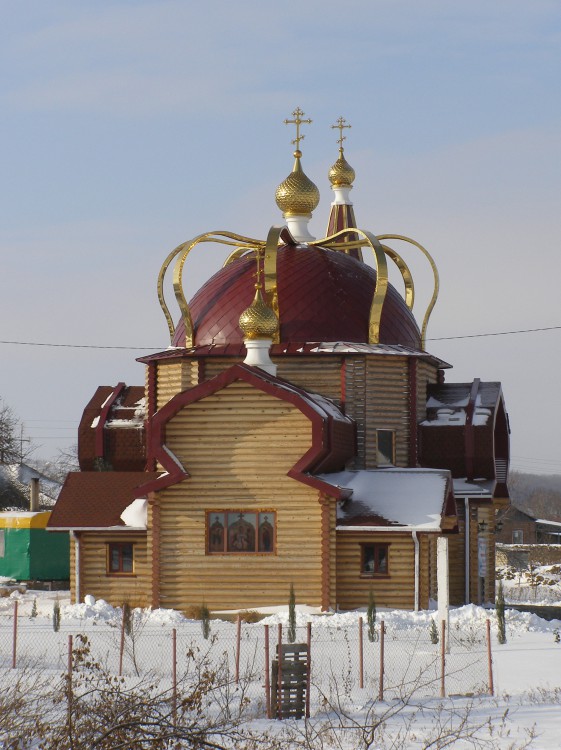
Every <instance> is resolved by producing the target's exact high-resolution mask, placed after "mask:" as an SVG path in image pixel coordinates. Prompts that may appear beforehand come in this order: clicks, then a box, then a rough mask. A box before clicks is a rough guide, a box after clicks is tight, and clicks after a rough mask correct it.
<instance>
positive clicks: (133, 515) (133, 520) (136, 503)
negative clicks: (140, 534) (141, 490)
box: [120, 497, 148, 529]
mask: <svg viewBox="0 0 561 750" xmlns="http://www.w3.org/2000/svg"><path fill="white" fill-rule="evenodd" d="M120 518H121V521H122V522H123V523H124V524H125V526H131V527H133V528H136V529H145V528H146V526H147V523H148V501H147V500H146V498H145V497H139V498H137V499H136V500H133V501H132V503H131V504H130V505H127V507H126V508H125V509H124V511H123V512H122V513H121V515H120Z"/></svg>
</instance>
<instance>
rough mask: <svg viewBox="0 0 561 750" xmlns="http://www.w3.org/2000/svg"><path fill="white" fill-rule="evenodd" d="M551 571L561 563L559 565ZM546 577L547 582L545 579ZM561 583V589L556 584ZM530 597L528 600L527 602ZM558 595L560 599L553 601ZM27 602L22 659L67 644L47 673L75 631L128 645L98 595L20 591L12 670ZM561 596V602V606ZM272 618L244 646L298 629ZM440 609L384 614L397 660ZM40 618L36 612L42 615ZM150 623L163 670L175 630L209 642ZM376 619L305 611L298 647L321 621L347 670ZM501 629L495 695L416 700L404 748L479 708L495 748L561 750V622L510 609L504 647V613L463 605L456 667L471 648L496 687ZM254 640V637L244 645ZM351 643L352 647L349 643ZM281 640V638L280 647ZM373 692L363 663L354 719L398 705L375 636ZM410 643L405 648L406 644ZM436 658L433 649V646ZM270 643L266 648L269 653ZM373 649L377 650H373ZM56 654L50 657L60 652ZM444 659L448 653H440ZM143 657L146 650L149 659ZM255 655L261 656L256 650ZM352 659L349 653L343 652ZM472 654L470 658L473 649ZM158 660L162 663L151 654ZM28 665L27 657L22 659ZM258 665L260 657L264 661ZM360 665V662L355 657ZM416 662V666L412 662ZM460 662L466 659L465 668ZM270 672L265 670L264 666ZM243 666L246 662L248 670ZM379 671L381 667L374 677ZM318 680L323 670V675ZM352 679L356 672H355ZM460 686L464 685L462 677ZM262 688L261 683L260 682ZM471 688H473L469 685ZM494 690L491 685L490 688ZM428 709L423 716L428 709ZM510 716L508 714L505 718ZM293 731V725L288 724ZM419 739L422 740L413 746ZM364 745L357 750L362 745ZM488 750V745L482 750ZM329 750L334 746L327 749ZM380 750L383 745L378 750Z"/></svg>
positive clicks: (400, 717)
mask: <svg viewBox="0 0 561 750" xmlns="http://www.w3.org/2000/svg"><path fill="white" fill-rule="evenodd" d="M550 567H551V566H550ZM544 574H545V571H542V573H540V575H544ZM547 575H548V576H549V578H548V580H553V576H554V575H557V574H556V573H555V572H551V570H550V571H548V572H547ZM503 580H504V583H505V592H506V595H507V598H508V597H510V596H511V592H512V591H514V590H515V589H516V587H518V589H520V586H521V585H522V584H521V583H519V582H518V581H517V580H515V579H509V578H508V576H506V577H504V578H503ZM530 583H531V585H529V587H528V588H529V591H530V593H531V598H529V601H532V602H534V601H538V602H539V601H540V599H541V598H542V596H540V595H541V594H542V591H543V600H545V601H548V600H550V599H551V598H552V597H551V596H550V593H551V591H552V590H553V584H551V585H545V584H543V587H542V584H538V585H537V586H536V583H535V579H533V580H532V581H531V582H530ZM555 585H557V584H555ZM522 598H523V597H522ZM553 598H554V597H553ZM16 600H17V602H18V615H19V636H18V638H19V640H18V654H21V658H23V657H24V656H25V657H28V656H29V653H30V651H31V652H32V654H33V656H34V657H38V658H43V656H44V651H45V649H47V648H50V649H51V652H52V648H51V647H50V646H49V645H48V644H49V643H51V642H53V643H54V641H53V639H54V638H55V636H56V638H58V644H59V645H58V646H57V649H58V650H56V649H55V651H56V653H55V658H54V661H52V663H51V662H49V664H48V665H46V666H47V668H51V669H53V670H59V671H60V668H61V666H62V667H63V668H64V664H65V653H64V644H65V639H66V638H67V634H68V633H84V632H85V633H88V634H89V635H90V636H91V638H92V642H94V643H95V642H96V638H97V641H98V642H101V641H102V640H103V638H105V639H106V643H107V644H108V645H107V647H108V648H109V647H111V648H112V649H113V652H115V648H116V647H117V644H118V641H119V623H120V621H121V612H120V610H118V609H115V608H113V607H111V606H110V605H109V604H107V603H105V602H103V601H98V602H95V600H93V598H88V603H82V604H78V605H73V606H71V605H70V604H69V599H68V594H67V593H66V592H33V591H30V592H19V591H13V592H12V593H11V594H10V595H9V596H6V597H4V598H1V599H0V656H2V668H3V669H5V668H6V667H8V666H9V665H8V664H7V663H6V662H7V661H9V660H10V659H11V638H12V617H13V610H14V602H15V601H16ZM55 600H58V601H59V602H60V605H61V614H62V621H61V631H60V633H56V634H55V633H54V631H53V629H52V625H51V618H52V612H53V604H54V601H55ZM560 600H561V596H560V597H558V599H557V600H556V601H560ZM264 614H266V617H265V619H264V620H261V622H260V623H258V624H254V625H249V624H244V626H243V631H242V641H243V642H246V643H247V644H250V643H259V644H260V643H261V641H260V640H259V639H261V640H262V638H263V632H264V630H265V629H264V628H263V625H264V624H268V625H269V629H270V632H271V637H272V638H274V639H276V633H277V627H278V623H281V624H282V625H283V627H284V626H286V625H287V624H288V613H287V608H286V607H278V608H273V609H272V610H269V612H268V613H264ZM435 614H436V613H435V612H432V611H425V612H419V613H412V612H404V611H398V610H392V611H388V610H383V611H379V612H378V621H380V620H381V619H383V620H384V622H385V624H386V627H387V632H388V635H387V648H388V653H389V654H390V655H391V653H392V651H391V648H392V643H395V649H396V651H395V653H399V652H403V653H405V651H406V646H407V644H411V643H416V645H417V648H418V646H419V643H420V642H421V641H420V640H419V639H421V640H422V643H423V644H425V643H426V642H427V639H426V634H427V633H428V631H429V628H430V623H431V619H433V618H434V617H435ZM32 615H34V616H33V617H32ZM138 616H139V617H141V618H142V622H143V628H144V636H143V637H145V641H146V643H147V644H148V645H147V647H146V661H147V663H148V662H150V663H151V664H152V663H155V662H159V663H160V664H161V663H162V661H163V660H165V659H164V657H163V654H166V653H168V644H169V640H166V639H169V634H170V632H171V629H172V628H175V629H176V630H177V633H178V640H179V639H181V638H182V637H183V638H184V639H186V638H198V639H199V640H200V641H201V642H202V636H201V635H200V633H201V628H200V623H199V622H197V621H190V620H187V619H186V618H184V617H183V616H182V615H181V614H180V613H177V612H173V611H169V610H161V609H159V610H154V611H146V612H144V613H142V614H141V613H139V614H138ZM359 617H363V618H364V620H366V615H365V612H351V613H341V614H337V613H333V614H330V615H325V614H319V613H318V612H317V611H316V610H314V609H313V608H309V607H308V608H307V607H301V608H298V612H297V625H298V628H299V634H298V640H303V639H305V633H306V630H305V626H306V624H307V623H308V622H311V623H312V631H313V640H312V643H313V649H314V656H315V662H316V664H315V669H316V670H318V669H321V670H322V671H325V672H328V671H329V670H331V669H333V668H334V665H335V666H337V659H338V658H339V657H338V656H337V654H338V653H339V652H338V650H337V649H338V648H339V645H338V644H340V643H344V650H345V651H348V652H349V653H352V654H356V653H357V649H356V648H355V645H356V643H357V642H358V618H359ZM488 618H489V619H490V620H491V623H492V633H493V635H492V652H493V678H494V687H495V696H494V697H491V696H489V695H488V694H487V695H486V694H483V695H480V696H478V695H476V696H474V697H473V698H466V697H465V696H461V695H456V696H455V697H448V698H447V699H446V700H444V701H442V700H441V699H440V698H438V697H434V695H433V696H432V697H431V696H430V695H421V696H420V698H419V700H413V701H412V703H411V706H409V707H407V709H405V710H404V711H401V712H398V713H397V714H395V715H392V716H389V717H388V720H387V724H386V729H385V731H386V733H387V734H388V736H390V735H392V732H393V733H394V734H395V733H396V732H398V731H399V730H400V729H401V730H402V731H403V727H404V721H405V719H409V718H411V717H412V714H413V713H415V718H414V720H413V726H414V729H413V730H411V737H412V739H411V740H410V742H409V744H405V745H403V747H411V748H416V747H423V744H422V743H421V737H423V736H424V737H426V736H427V735H428V734H430V732H432V731H435V722H436V720H437V717H438V720H440V721H442V720H443V718H442V717H443V715H444V716H445V715H447V712H450V711H452V712H453V713H454V714H456V715H457V714H458V713H461V710H462V709H463V708H465V707H466V706H468V705H469V712H470V721H471V722H473V723H474V724H475V723H478V724H480V725H481V727H482V729H480V734H481V736H483V737H484V738H486V739H487V740H490V739H494V740H495V741H496V743H497V744H496V745H495V747H500V748H505V750H506V748H511V747H512V748H515V747H520V746H522V743H523V742H524V741H525V738H527V737H528V736H529V735H528V733H529V732H532V731H533V732H535V734H536V738H535V739H534V740H533V742H532V744H531V745H529V746H530V747H533V748H537V749H538V750H552V749H553V748H556V749H558V748H560V747H561V740H560V736H561V734H560V730H561V642H559V641H558V636H557V633H558V632H559V631H560V630H561V621H558V620H557V621H551V622H547V621H545V620H543V619H541V618H539V617H537V616H536V615H532V614H529V613H521V612H516V611H515V610H512V609H508V610H507V618H506V619H507V643H506V644H504V645H499V644H498V643H497V640H496V632H497V628H496V618H495V613H494V610H488V609H483V608H481V607H476V606H474V605H469V606H465V607H461V608H458V609H455V610H452V611H451V614H450V635H451V640H452V648H451V655H450V657H449V658H450V660H451V661H450V662H449V663H450V664H453V663H454V662H453V661H452V660H453V659H454V658H455V656H454V655H455V653H457V652H458V651H459V650H460V651H461V649H462V648H463V649H466V648H467V649H468V651H469V649H471V651H470V652H469V653H472V654H475V655H476V657H477V658H476V660H477V665H478V666H477V668H478V669H479V672H477V679H478V681H479V682H480V683H481V684H484V683H485V685H486V681H487V676H488V672H487V663H486V643H485V625H486V620H487V619H488ZM211 628H212V632H214V633H216V634H217V637H218V638H219V639H220V638H222V639H224V640H223V641H222V643H226V642H227V643H229V644H234V642H235V625H234V624H232V623H229V622H224V621H220V620H213V621H212V623H211ZM244 639H245V640H244ZM341 639H342V640H341ZM275 643H276V640H273V644H275ZM364 643H365V645H364V648H365V657H366V658H365V661H366V666H365V674H366V677H365V687H364V689H363V690H360V689H359V687H358V678H357V673H356V672H355V671H354V669H355V666H356V665H354V664H353V665H352V669H353V675H352V678H351V677H346V678H345V680H343V681H341V682H340V683H339V688H340V689H341V691H342V692H345V691H348V695H347V698H348V704H347V707H348V709H349V710H350V711H351V712H352V716H353V718H354V719H355V720H357V721H359V722H360V721H361V720H367V719H368V711H369V709H371V708H372V706H373V705H374V707H375V710H383V711H389V712H390V714H393V709H394V708H395V706H396V705H398V701H396V700H395V695H394V694H388V695H386V696H385V701H384V702H383V703H381V704H380V703H378V704H373V703H372V700H371V698H372V696H373V693H375V692H376V690H377V688H375V682H376V679H377V675H375V674H369V668H368V660H369V659H371V656H369V654H372V655H373V654H375V653H377V649H378V648H379V646H378V643H370V642H369V641H368V639H367V638H366V635H365V641H364ZM404 644H405V645H404ZM423 648H425V651H426V647H425V646H423ZM260 649H261V646H259V650H260ZM368 649H370V651H369V650H368ZM51 652H50V653H51ZM437 652H438V648H437V649H436V651H435V653H437ZM141 653H142V652H141ZM253 653H254V652H253ZM341 653H342V652H341ZM466 653H467V651H466ZM151 654H152V656H151ZM18 658H20V657H18ZM254 658H255V657H254ZM352 658H353V659H355V658H356V657H355V656H353V657H352ZM406 658H408V659H410V658H411V657H410V656H407V657H406ZM458 664H459V662H458ZM259 668H261V667H259ZM242 669H243V663H242ZM371 671H374V670H371ZM458 672H459V674H460V677H459V678H458V679H460V681H461V679H464V678H465V679H468V677H466V674H467V673H466V672H464V667H463V666H459V667H458ZM316 674H317V672H316ZM349 674H350V672H349ZM388 675H389V677H388V684H390V683H391V669H390V668H388ZM451 679H454V678H453V677H452V678H451ZM257 682H258V684H259V685H260V687H261V686H262V682H263V680H262V676H261V679H260V680H258V681H257ZM451 684H452V683H450V682H448V683H447V692H448V693H452V692H458V693H460V692H467V691H465V690H458V691H456V690H454V689H453V688H452V689H451V688H450V685H451ZM464 684H465V683H464ZM479 692H486V689H485V687H484V689H483V691H481V690H480V691H479ZM420 706H421V707H422V709H421V710H420V711H419V710H418V709H419V707H420ZM443 712H444V714H443ZM505 712H506V713H505ZM312 718H313V720H314V721H318V722H320V721H324V720H326V719H329V716H327V717H326V716H322V714H321V711H320V710H319V709H318V708H316V709H314V710H313V711H312ZM279 724H280V722H274V721H269V720H265V719H257V720H255V721H253V724H252V725H253V727H254V728H256V729H263V730H268V731H271V730H272V731H274V732H276V731H278V726H279ZM283 724H284V722H283ZM413 738H416V739H413ZM342 746H343V747H345V748H346V747H349V748H350V747H352V746H353V739H352V738H351V737H349V740H348V742H343V745H342ZM355 746H356V745H355ZM453 746H454V747H458V748H464V747H465V748H467V747H473V745H470V744H468V743H467V742H466V743H464V742H457V743H455V744H454V745H453ZM482 746H483V745H482ZM327 748H328V745H326V746H325V750H327ZM373 750H374V748H373Z"/></svg>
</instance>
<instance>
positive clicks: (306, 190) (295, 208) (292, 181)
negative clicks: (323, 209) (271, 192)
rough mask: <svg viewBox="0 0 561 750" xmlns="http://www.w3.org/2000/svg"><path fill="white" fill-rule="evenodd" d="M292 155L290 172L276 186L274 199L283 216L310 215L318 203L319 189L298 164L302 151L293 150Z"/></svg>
mask: <svg viewBox="0 0 561 750" xmlns="http://www.w3.org/2000/svg"><path fill="white" fill-rule="evenodd" d="M294 156H295V161H294V167H293V169H292V172H291V173H290V174H289V175H288V177H287V178H286V180H284V182H281V184H280V185H279V186H278V188H277V191H276V193H275V200H276V202H277V206H278V207H279V208H280V210H281V211H282V212H283V214H284V216H310V215H311V214H312V211H314V209H316V208H317V205H318V203H319V190H318V189H317V186H316V185H314V183H313V182H312V181H311V180H310V179H309V178H308V177H306V175H305V174H304V171H303V169H302V165H301V164H300V157H301V156H302V152H301V151H295V152H294Z"/></svg>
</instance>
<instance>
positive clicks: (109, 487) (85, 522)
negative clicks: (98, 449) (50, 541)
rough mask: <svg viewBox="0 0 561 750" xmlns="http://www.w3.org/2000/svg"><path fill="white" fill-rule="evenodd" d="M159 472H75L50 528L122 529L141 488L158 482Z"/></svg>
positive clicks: (52, 518)
mask: <svg viewBox="0 0 561 750" xmlns="http://www.w3.org/2000/svg"><path fill="white" fill-rule="evenodd" d="M157 476H158V474H157V473H156V472H146V471H80V472H78V471H77V472H71V473H70V474H69V475H68V476H67V478H66V481H65V483H64V486H63V488H62V490H61V493H60V495H59V498H58V500H57V503H56V505H55V507H54V509H53V512H52V514H51V517H50V519H49V523H48V524H47V526H48V528H50V529H56V528H62V529H69V528H73V529H84V528H105V527H108V526H122V527H123V528H126V526H125V525H124V524H123V522H122V521H121V519H120V515H121V513H122V512H123V511H124V510H125V508H126V507H127V506H128V505H130V504H131V503H132V501H133V500H134V499H135V498H136V497H137V496H138V494H137V493H136V490H137V488H139V487H140V486H141V485H143V484H146V483H147V482H149V481H151V480H154V479H156V477H157Z"/></svg>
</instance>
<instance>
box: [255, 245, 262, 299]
mask: <svg viewBox="0 0 561 750" xmlns="http://www.w3.org/2000/svg"><path fill="white" fill-rule="evenodd" d="M255 260H256V262H257V269H256V271H255V288H256V289H260V288H261V265H260V261H261V252H260V251H259V249H257V250H256V251H255Z"/></svg>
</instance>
